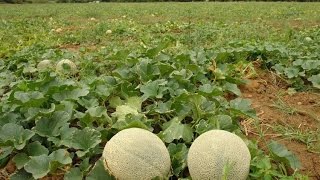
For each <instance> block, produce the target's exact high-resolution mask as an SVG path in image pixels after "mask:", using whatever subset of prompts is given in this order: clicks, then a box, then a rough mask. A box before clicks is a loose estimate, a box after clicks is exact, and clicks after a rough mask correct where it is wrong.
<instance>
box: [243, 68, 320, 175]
mask: <svg viewBox="0 0 320 180" xmlns="http://www.w3.org/2000/svg"><path fill="white" fill-rule="evenodd" d="M259 74H260V75H259V77H258V78H255V79H252V80H251V81H250V83H249V84H248V85H246V86H243V87H241V90H242V92H243V97H245V98H248V99H251V101H252V107H253V108H254V109H255V110H256V112H257V114H258V117H259V119H260V122H259V125H258V126H257V125H255V124H254V123H253V121H252V120H247V121H244V122H243V123H242V125H243V127H244V129H245V130H246V134H247V135H248V137H249V138H251V139H259V138H260V140H261V141H260V144H259V145H260V147H261V148H262V149H265V150H266V149H267V148H266V145H265V144H264V143H263V142H268V141H269V140H276V141H278V142H279V143H281V144H283V145H285V146H286V147H287V148H288V150H290V151H292V152H293V153H294V154H295V155H296V156H297V157H298V159H299V160H300V162H301V164H302V169H301V173H303V174H305V175H308V176H309V177H310V179H320V141H319V139H320V136H319V131H320V128H319V127H320V125H319V119H320V94H316V93H312V92H299V93H294V94H291V95H290V92H288V90H287V89H288V87H287V86H286V84H285V83H284V82H283V81H282V80H281V79H280V78H279V77H278V76H277V75H275V74H273V73H272V72H260V73H259ZM259 128H260V130H262V132H263V136H262V137H261V135H259ZM260 132H261V131H260ZM260 134H261V133H260Z"/></svg>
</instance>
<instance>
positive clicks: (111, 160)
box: [102, 128, 171, 180]
mask: <svg viewBox="0 0 320 180" xmlns="http://www.w3.org/2000/svg"><path fill="white" fill-rule="evenodd" d="M102 156H103V159H104V163H105V168H106V169H107V170H108V171H109V172H110V173H111V174H112V175H113V176H115V177H116V178H117V179H119V180H150V179H152V178H155V177H160V178H166V177H168V175H169V172H170V168H171V162H170V155H169V152H168V150H167V148H166V146H165V144H164V143H163V142H162V141H161V139H160V138H159V137H158V136H156V135H155V134H153V133H151V132H149V131H147V130H144V129H139V128H130V129H125V130H122V131H120V132H119V133H117V134H116V135H115V136H113V137H112V138H111V139H110V141H108V142H107V144H106V146H105V148H104V151H103V155H102Z"/></svg>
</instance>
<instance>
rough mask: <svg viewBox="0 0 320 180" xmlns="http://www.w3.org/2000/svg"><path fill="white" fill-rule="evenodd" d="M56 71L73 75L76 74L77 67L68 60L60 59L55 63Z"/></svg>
mask: <svg viewBox="0 0 320 180" xmlns="http://www.w3.org/2000/svg"><path fill="white" fill-rule="evenodd" d="M56 71H57V72H58V73H62V74H75V73H76V72H77V66H76V64H75V63H74V62H72V61H71V60H69V59H62V60H61V61H59V62H58V63H57V65H56Z"/></svg>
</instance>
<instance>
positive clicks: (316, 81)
mask: <svg viewBox="0 0 320 180" xmlns="http://www.w3.org/2000/svg"><path fill="white" fill-rule="evenodd" d="M308 81H310V82H312V85H313V87H316V88H318V89H320V74H318V75H313V76H311V77H309V78H308Z"/></svg>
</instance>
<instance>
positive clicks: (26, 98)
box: [14, 91, 45, 103]
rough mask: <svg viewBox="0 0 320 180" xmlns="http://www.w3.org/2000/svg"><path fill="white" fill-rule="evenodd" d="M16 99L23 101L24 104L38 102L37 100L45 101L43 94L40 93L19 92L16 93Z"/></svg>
mask: <svg viewBox="0 0 320 180" xmlns="http://www.w3.org/2000/svg"><path fill="white" fill-rule="evenodd" d="M14 98H15V99H17V100H19V101H21V102H22V103H27V102H38V101H37V100H44V99H45V98H44V96H43V94H42V93H41V92H39V91H28V92H22V91H17V92H15V93H14Z"/></svg>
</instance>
